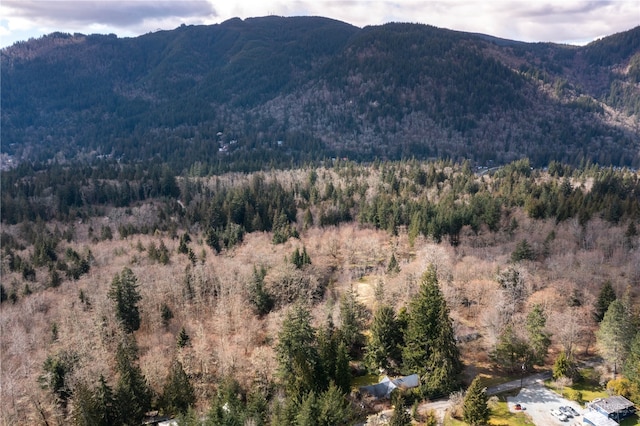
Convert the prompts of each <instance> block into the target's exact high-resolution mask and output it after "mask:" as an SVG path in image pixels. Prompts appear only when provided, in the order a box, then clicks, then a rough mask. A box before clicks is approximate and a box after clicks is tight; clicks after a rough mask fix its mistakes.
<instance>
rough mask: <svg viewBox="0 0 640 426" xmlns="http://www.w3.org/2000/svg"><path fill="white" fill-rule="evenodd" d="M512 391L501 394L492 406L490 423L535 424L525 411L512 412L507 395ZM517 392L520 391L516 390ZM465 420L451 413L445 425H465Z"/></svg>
mask: <svg viewBox="0 0 640 426" xmlns="http://www.w3.org/2000/svg"><path fill="white" fill-rule="evenodd" d="M511 393H512V392H509V393H504V394H500V399H499V401H498V402H497V403H496V404H494V405H493V406H492V407H491V418H490V419H489V424H490V425H493V426H535V424H534V423H533V422H532V421H531V420H530V419H529V417H527V415H526V414H525V413H524V412H519V413H512V412H511V411H509V406H508V404H507V396H510V394H511ZM515 393H516V394H517V393H518V391H515ZM464 425H466V423H465V422H463V421H460V420H457V419H454V418H451V416H450V415H449V413H447V415H446V416H445V419H444V426H464Z"/></svg>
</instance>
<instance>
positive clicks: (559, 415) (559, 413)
mask: <svg viewBox="0 0 640 426" xmlns="http://www.w3.org/2000/svg"><path fill="white" fill-rule="evenodd" d="M551 415H552V416H554V417H557V418H558V420H560V421H561V422H566V421H568V420H569V418H568V417H567V416H566V415H565V414H564V413H563V412H562V411H560V410H556V409H555V408H552V409H551Z"/></svg>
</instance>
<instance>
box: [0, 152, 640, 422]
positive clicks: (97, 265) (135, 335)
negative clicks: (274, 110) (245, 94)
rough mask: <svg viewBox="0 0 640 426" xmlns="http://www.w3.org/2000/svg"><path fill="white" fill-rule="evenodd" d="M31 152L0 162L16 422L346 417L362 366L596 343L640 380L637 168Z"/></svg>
mask: <svg viewBox="0 0 640 426" xmlns="http://www.w3.org/2000/svg"><path fill="white" fill-rule="evenodd" d="M25 167H27V166H26V165H22V166H20V167H19V168H16V169H13V170H11V171H7V172H4V173H3V179H2V184H3V187H2V196H3V199H2V209H3V210H2V218H3V222H2V276H3V279H2V284H1V288H0V290H1V292H2V315H1V319H2V329H3V334H2V354H3V362H2V382H3V387H2V393H3V394H2V400H3V401H7V403H6V404H3V407H2V419H3V423H5V424H15V423H25V422H26V423H48V424H67V423H71V422H73V423H75V424H81V425H89V424H139V422H140V421H142V420H143V419H144V418H145V415H148V414H149V412H151V411H152V410H155V411H156V412H158V413H159V415H160V416H163V415H166V416H175V415H180V416H181V417H180V418H181V420H180V422H181V424H200V423H201V422H204V423H205V424H212V425H213V424H272V425H279V424H282V425H289V424H308V421H309V419H315V421H316V423H314V424H322V425H335V424H352V423H354V422H356V421H357V420H363V419H365V418H366V416H367V414H369V413H371V412H375V411H376V408H375V403H372V402H371V401H369V400H367V399H366V398H365V399H362V398H363V396H362V395H360V394H358V393H354V389H357V386H355V385H354V384H353V383H357V382H354V381H353V380H357V378H358V377H361V378H362V377H367V376H366V374H368V372H371V373H374V374H375V375H377V374H378V373H379V372H380V371H383V372H385V373H387V374H414V373H417V374H419V375H420V377H421V383H420V386H419V387H418V388H417V389H414V390H413V391H410V392H406V393H405V394H403V395H402V400H401V401H399V402H398V404H397V405H398V406H403V405H402V404H405V405H408V406H410V405H411V404H414V405H415V404H418V403H419V402H420V401H422V400H424V399H429V398H434V397H440V396H446V395H449V394H450V393H451V392H455V391H457V390H458V389H460V388H463V387H464V386H466V385H468V384H469V383H470V382H471V379H473V377H475V375H476V374H477V371H478V370H479V369H483V370H486V371H491V372H492V374H497V375H506V376H508V375H509V374H513V371H519V370H520V367H521V365H523V363H524V365H526V366H527V369H528V370H530V371H536V370H537V369H539V368H551V366H552V365H553V364H554V362H555V363H556V364H558V361H557V360H558V359H560V360H561V361H562V362H561V363H559V365H560V366H559V367H558V366H556V368H558V369H560V370H558V371H561V373H559V374H560V376H567V377H570V378H571V379H572V380H576V381H577V380H580V378H579V373H578V372H579V370H578V366H579V365H580V362H581V360H583V359H586V358H588V359H591V360H593V359H594V358H592V357H593V356H594V355H595V354H597V355H598V356H599V357H600V358H595V359H599V360H600V361H597V363H598V365H599V367H598V370H597V371H598V373H597V374H599V375H600V377H601V379H600V380H601V382H602V383H604V384H605V385H606V383H607V382H610V388H611V389H616V392H619V393H621V394H624V395H626V396H628V397H630V398H632V399H633V400H635V401H638V398H639V394H638V386H639V383H638V377H639V376H638V371H637V362H636V361H635V360H637V357H638V356H639V354H638V347H639V346H638V341H640V337H638V335H637V330H638V321H639V318H638V302H637V300H638V282H639V281H640V269H639V265H640V258H639V257H638V253H640V252H638V246H639V244H640V237H639V236H638V230H637V224H638V221H639V219H640V179H639V177H638V174H637V173H635V172H632V171H629V170H627V169H614V168H600V167H597V166H594V165H589V164H586V165H584V166H583V167H580V168H574V167H572V166H569V165H564V164H561V163H557V162H552V163H550V164H549V165H548V167H546V168H545V169H535V168H532V167H531V164H530V163H529V161H528V160H526V159H525V160H519V161H516V162H513V163H510V164H508V165H506V166H504V167H500V168H496V169H493V170H486V169H474V168H472V167H471V166H470V164H469V163H468V162H465V163H462V164H456V163H451V162H447V161H439V162H419V161H415V160H411V161H403V162H375V163H372V164H370V165H360V164H357V163H354V162H349V161H336V162H335V163H333V164H332V165H331V166H325V167H315V166H314V167H311V166H310V167H306V168H300V169H291V170H282V171H277V170H273V171H270V172H255V173H251V174H243V173H229V174H222V175H218V176H210V177H198V176H175V175H174V174H173V173H172V172H171V170H170V168H168V167H166V166H163V165H161V164H158V165H157V166H153V165H150V166H149V167H146V168H143V167H140V166H136V165H122V164H117V163H110V162H108V161H106V162H105V163H103V164H101V165H100V166H94V167H89V166H81V167H76V168H74V167H70V166H62V165H57V166H55V167H48V168H38V167H34V168H32V169H30V170H29V172H28V173H27V172H26V171H25V169H24V168H25ZM31 167H33V166H31ZM5 212H6V213H5ZM614 314H615V315H614ZM611 342H618V343H611ZM614 344H615V347H616V350H615V351H612V350H610V348H611V346H612V345H614ZM25 353H29V354H30V356H29V357H24V355H23V354H25ZM572 366H573V367H572ZM614 369H616V370H617V373H618V374H617V375H616V376H614ZM554 371H555V370H554ZM620 373H622V375H621V374H620ZM354 386H355V387H354ZM202 416H204V417H202ZM431 416H432V415H431V414H425V415H420V414H415V416H414V421H416V422H418V423H423V424H431V423H429V422H431V421H435V420H434V418H433V417H431Z"/></svg>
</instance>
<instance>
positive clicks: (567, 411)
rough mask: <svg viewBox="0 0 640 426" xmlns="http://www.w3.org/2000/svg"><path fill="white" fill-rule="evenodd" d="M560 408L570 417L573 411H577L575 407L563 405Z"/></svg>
mask: <svg viewBox="0 0 640 426" xmlns="http://www.w3.org/2000/svg"><path fill="white" fill-rule="evenodd" d="M558 410H560V412H561V413H562V414H564V415H565V416H567V417H569V418H571V417H573V413H572V411H573V412H575V410H574V409H573V408H571V407H566V406H562V407H560V408H558Z"/></svg>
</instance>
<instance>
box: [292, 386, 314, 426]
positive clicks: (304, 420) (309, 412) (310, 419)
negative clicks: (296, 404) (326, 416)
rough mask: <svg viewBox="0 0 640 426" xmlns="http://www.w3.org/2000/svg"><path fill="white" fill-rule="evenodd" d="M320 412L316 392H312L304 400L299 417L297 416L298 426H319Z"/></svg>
mask: <svg viewBox="0 0 640 426" xmlns="http://www.w3.org/2000/svg"><path fill="white" fill-rule="evenodd" d="M319 416H320V410H319V407H318V399H317V398H316V394H315V392H313V391H311V392H309V393H308V394H307V396H306V397H305V398H304V399H303V400H302V404H300V408H299V410H298V415H297V416H296V425H297V426H319V424H320V423H319Z"/></svg>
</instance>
